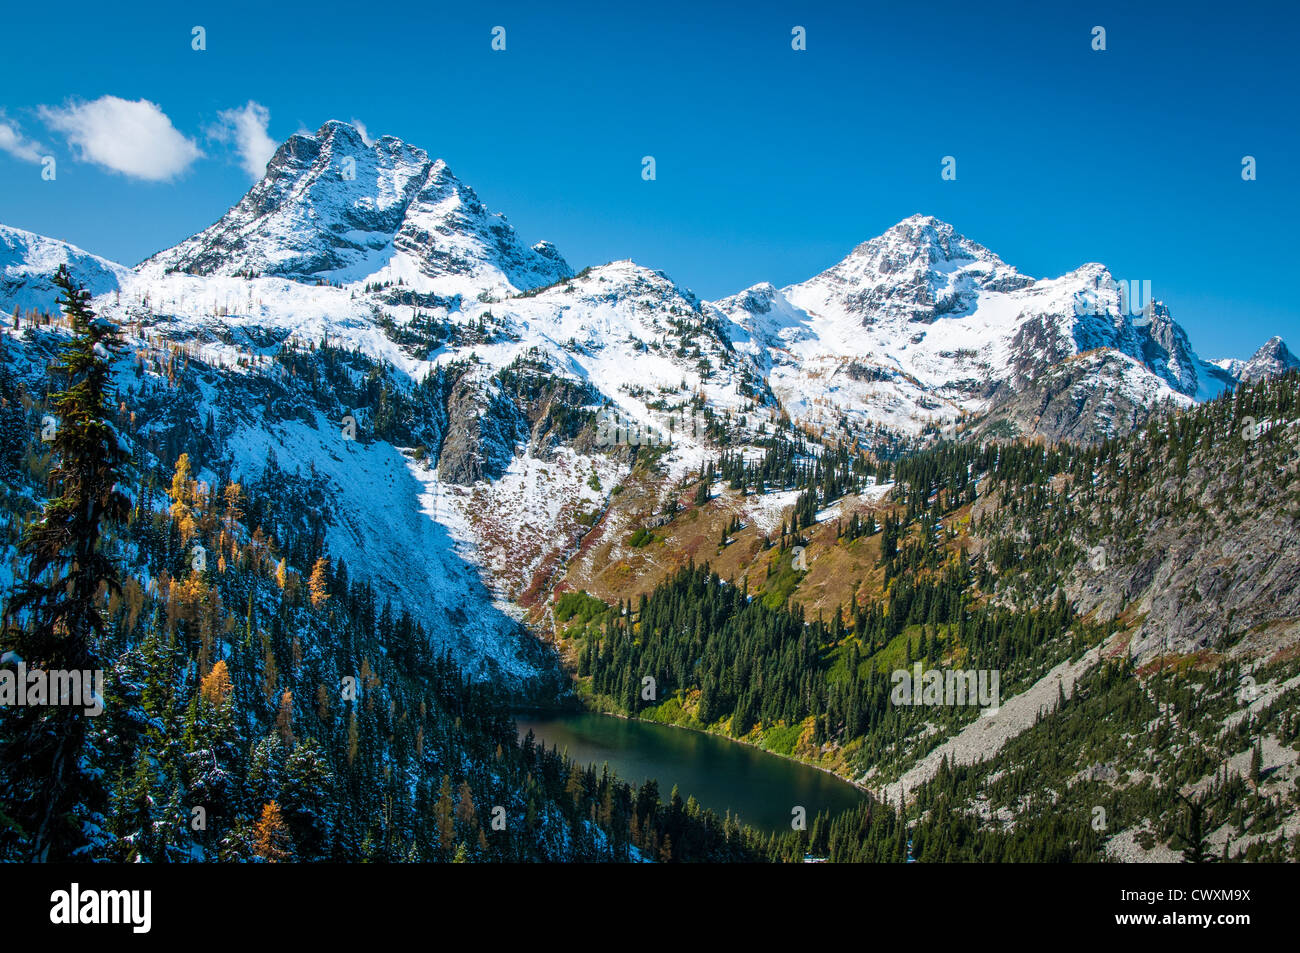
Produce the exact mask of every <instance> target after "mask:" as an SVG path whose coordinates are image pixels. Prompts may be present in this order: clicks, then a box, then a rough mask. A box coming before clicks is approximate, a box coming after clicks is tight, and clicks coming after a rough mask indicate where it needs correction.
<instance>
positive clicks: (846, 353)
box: [716, 215, 1224, 433]
mask: <svg viewBox="0 0 1300 953" xmlns="http://www.w3.org/2000/svg"><path fill="white" fill-rule="evenodd" d="M1129 304H1131V305H1132V308H1131V310H1134V311H1139V313H1138V314H1130V313H1127V312H1128V311H1129V310H1130V308H1128V307H1126V305H1129ZM1138 304H1139V303H1138V302H1136V301H1135V302H1128V301H1126V300H1125V299H1123V298H1122V297H1121V292H1120V290H1119V288H1118V287H1117V283H1116V282H1115V280H1114V277H1113V276H1112V275H1111V274H1110V273H1109V271H1107V269H1106V268H1105V267H1104V266H1102V265H1099V264H1087V265H1084V266H1082V267H1080V268H1079V269H1077V270H1075V271H1073V272H1070V273H1069V274H1067V275H1063V276H1062V277H1060V278H1055V279H1035V278H1032V277H1029V276H1026V275H1022V274H1020V273H1019V272H1017V271H1016V269H1015V268H1013V267H1011V266H1010V265H1008V264H1006V263H1005V262H1003V261H1002V260H1001V259H1000V258H999V257H998V256H997V255H995V254H994V253H993V252H991V251H989V250H988V249H987V248H985V247H984V246H982V245H979V244H977V243H975V242H973V241H970V240H969V239H967V238H965V237H963V236H961V235H960V234H958V233H957V232H956V231H955V230H954V229H953V227H952V226H951V225H948V224H947V223H944V222H941V221H939V220H938V219H935V218H933V217H930V216H923V215H914V216H912V217H911V218H908V219H905V220H904V221H902V222H900V223H898V224H897V225H895V226H894V227H893V228H891V229H889V230H888V231H887V232H885V233H884V234H883V235H881V236H880V237H878V238H874V239H871V240H870V241H867V242H864V243H863V244H861V245H859V246H858V247H857V248H855V249H854V250H853V252H852V253H851V254H850V255H849V256H848V257H847V258H845V259H844V260H843V261H841V262H840V263H839V264H837V265H835V266H834V267H832V268H830V269H828V270H826V271H824V272H822V273H821V274H819V275H816V276H815V277H813V278H811V279H809V280H808V281H805V282H802V283H799V284H795V285H791V286H789V287H786V288H782V289H780V290H778V289H776V288H773V287H772V286H771V285H758V286H756V287H754V288H751V289H749V290H747V291H744V292H741V293H740V294H738V295H734V296H732V297H730V298H726V299H723V300H721V301H718V302H716V306H717V307H718V308H719V309H720V310H722V311H723V312H724V313H726V314H727V315H728V316H729V317H730V318H731V319H732V320H733V321H734V322H735V323H736V324H738V325H740V326H742V327H744V328H746V329H747V330H748V331H749V332H750V334H751V338H750V340H749V341H748V342H746V343H745V344H744V345H743V348H744V349H745V350H747V351H748V352H749V353H750V354H751V355H752V356H753V358H754V359H755V361H757V362H758V363H759V364H760V365H762V366H763V367H764V369H765V370H766V372H767V373H768V375H769V379H770V384H771V387H772V389H773V391H774V392H775V393H776V395H777V396H778V398H780V399H781V401H782V402H783V403H784V404H785V405H786V407H787V408H788V409H789V410H790V413H791V414H792V415H794V416H796V417H799V418H802V419H804V420H807V421H809V422H812V423H817V424H819V425H828V424H829V425H833V424H834V422H835V421H837V420H845V419H847V420H848V421H850V422H854V423H858V424H867V423H887V424H889V425H891V426H893V427H896V428H898V429H900V430H903V431H906V432H911V433H917V432H920V431H921V430H923V429H924V428H925V427H927V426H929V425H939V426H942V425H945V424H949V423H952V422H954V421H956V420H958V419H959V418H961V417H963V416H965V415H969V414H980V413H983V412H986V411H987V410H989V409H990V408H992V407H994V406H996V405H997V404H998V403H999V402H1000V401H1002V400H1006V399H1008V398H1009V397H1010V396H1012V395H1014V394H1016V393H1020V392H1023V391H1024V390H1026V389H1027V388H1031V387H1033V386H1034V384H1035V382H1036V381H1038V380H1039V379H1040V378H1041V377H1042V376H1043V375H1044V373H1045V372H1046V371H1047V370H1048V369H1049V368H1052V367H1054V366H1056V365H1058V364H1059V363H1060V362H1061V361H1064V360H1066V359H1067V358H1070V357H1073V356H1076V355H1079V354H1083V353H1085V352H1088V351H1091V350H1095V349H1109V350H1113V351H1116V352H1118V353H1119V354H1122V355H1124V356H1126V357H1128V358H1131V359H1132V361H1134V362H1136V364H1137V366H1138V369H1139V371H1140V372H1141V373H1140V375H1139V376H1141V374H1145V375H1148V376H1150V377H1151V378H1152V380H1151V381H1146V380H1138V381H1136V382H1135V384H1136V386H1135V387H1134V388H1132V391H1133V392H1132V394H1131V395H1129V396H1131V397H1133V398H1135V399H1138V400H1141V401H1142V402H1144V403H1145V402H1146V401H1147V400H1149V398H1150V397H1151V396H1152V395H1155V396H1157V397H1158V398H1160V399H1165V398H1169V399H1173V400H1175V401H1183V402H1190V401H1192V400H1195V399H1204V398H1206V397H1209V396H1213V394H1216V393H1218V392H1220V391H1221V390H1222V388H1223V386H1224V383H1223V381H1222V379H1221V378H1220V377H1218V376H1217V375H1212V374H1210V373H1208V372H1207V371H1206V369H1205V365H1204V364H1203V362H1201V360H1200V359H1199V358H1198V357H1197V356H1196V354H1195V352H1194V351H1193V350H1192V348H1191V345H1190V343H1189V342H1188V340H1187V336H1186V334H1185V333H1184V332H1183V330H1182V328H1180V327H1179V326H1178V325H1177V324H1176V323H1175V322H1174V321H1173V320H1172V318H1171V317H1170V315H1169V312H1168V309H1167V308H1165V307H1164V305H1162V304H1161V303H1160V302H1158V301H1157V302H1151V303H1149V304H1148V303H1147V302H1141V305H1142V307H1141V309H1139V307H1138ZM1132 376H1133V375H1132V374H1131V373H1130V372H1125V373H1124V374H1118V375H1112V376H1110V377H1109V378H1108V383H1109V384H1115V383H1118V382H1121V381H1125V380H1131V379H1132Z"/></svg>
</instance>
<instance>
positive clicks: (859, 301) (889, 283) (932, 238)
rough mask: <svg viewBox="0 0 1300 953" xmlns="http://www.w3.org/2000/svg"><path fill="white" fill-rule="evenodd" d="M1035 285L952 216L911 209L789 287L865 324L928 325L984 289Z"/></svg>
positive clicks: (806, 301) (805, 302) (804, 303)
mask: <svg viewBox="0 0 1300 953" xmlns="http://www.w3.org/2000/svg"><path fill="white" fill-rule="evenodd" d="M1031 283H1032V279H1030V278H1026V277H1024V276H1022V275H1020V274H1018V273H1017V272H1016V270H1015V269H1014V268H1012V267H1011V266H1010V265H1007V264H1006V263H1005V262H1004V261H1002V259H1001V258H999V257H998V256H997V255H995V254H994V253H993V252H991V251H989V250H988V249H987V248H985V247H984V246H983V245H980V244H979V243H977V242H973V241H971V240H970V239H968V238H966V237H965V236H963V235H961V234H959V233H958V232H957V230H956V229H954V228H953V227H952V226H951V225H949V224H948V223H947V222H943V221H940V220H939V219H937V218H934V217H933V216H930V215H913V216H911V217H910V218H906V219H904V220H903V221H901V222H899V223H898V224H897V225H894V226H893V227H892V228H890V229H889V230H888V231H886V232H885V233H884V234H882V235H880V236H878V237H876V238H872V239H870V240H868V241H865V242H863V243H862V244H860V245H858V246H857V247H856V248H854V249H853V251H852V252H850V253H849V255H848V256H847V257H846V258H845V259H844V260H843V261H841V262H839V263H838V264H836V265H833V266H832V267H830V268H828V269H827V270H826V271H824V272H822V273H821V274H819V275H816V276H815V277H813V278H811V279H809V280H808V281H805V282H803V283H801V284H798V285H793V286H791V287H790V288H787V289H785V292H784V293H785V295H786V297H787V298H788V299H789V300H790V301H792V302H793V303H794V304H796V305H798V306H799V307H804V308H815V309H817V310H819V311H822V312H828V311H830V310H839V311H841V312H842V313H843V314H844V316H845V317H846V318H848V319H854V320H855V321H856V323H859V324H867V323H875V322H879V321H881V320H886V321H887V320H891V319H901V320H903V321H904V322H922V323H929V322H931V321H933V320H935V318H937V317H939V316H940V315H944V314H953V313H959V312H962V311H965V310H967V309H968V308H969V307H970V305H971V303H972V301H973V298H974V296H975V295H976V294H978V292H979V290H980V289H982V288H991V289H995V290H1010V289H1012V288H1018V287H1024V286H1026V285H1028V284H1031Z"/></svg>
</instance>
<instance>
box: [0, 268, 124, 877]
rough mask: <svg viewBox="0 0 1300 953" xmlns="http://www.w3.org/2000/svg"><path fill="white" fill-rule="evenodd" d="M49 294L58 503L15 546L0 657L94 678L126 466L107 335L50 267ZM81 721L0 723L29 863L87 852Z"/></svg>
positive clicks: (3, 765)
mask: <svg viewBox="0 0 1300 953" xmlns="http://www.w3.org/2000/svg"><path fill="white" fill-rule="evenodd" d="M54 283H55V285H57V286H58V288H59V289H60V290H61V291H62V292H63V297H61V298H60V299H59V304H60V306H61V307H62V308H63V310H64V312H65V313H66V314H67V316H68V321H69V324H70V326H71V330H72V336H71V337H70V338H69V340H68V342H67V343H66V344H65V345H64V347H63V350H62V352H61V355H60V359H59V362H58V363H57V365H56V366H55V368H54V372H55V373H56V374H58V375H60V376H61V377H62V378H63V380H64V387H63V390H61V391H59V392H58V393H56V394H54V395H53V396H52V401H53V405H54V409H55V412H56V414H57V416H58V420H59V424H58V427H57V430H56V431H55V436H54V441H53V444H54V446H53V449H54V454H55V456H56V458H57V463H56V464H55V466H54V469H53V470H52V472H51V483H52V485H53V486H54V487H56V488H57V493H58V495H57V496H55V497H53V498H51V499H50V500H48V501H47V502H46V504H45V507H44V511H43V513H42V516H41V519H40V520H38V521H37V522H35V523H33V524H32V525H30V526H29V527H28V528H27V530H26V532H24V534H23V538H22V540H21V542H20V543H19V553H20V554H21V555H22V556H23V557H25V558H26V560H27V573H26V581H25V582H24V583H23V584H22V585H21V586H20V587H19V589H18V591H17V592H16V593H15V594H14V596H13V598H12V599H11V600H10V602H9V604H8V606H7V607H6V609H5V614H4V618H3V623H2V624H3V636H2V638H0V649H3V650H8V651H10V652H12V653H14V655H15V656H17V658H19V659H21V660H22V661H23V662H25V663H26V666H27V669H28V671H31V670H33V669H42V670H44V671H46V672H53V671H64V672H74V671H79V672H83V673H86V674H87V675H89V673H90V672H91V671H93V670H97V669H100V668H101V665H100V663H99V660H98V655H97V643H98V642H99V641H100V640H101V639H103V638H104V636H105V621H104V618H103V616H102V615H101V613H100V594H101V591H104V590H106V591H108V592H116V593H120V592H121V585H120V584H119V581H118V573H117V568H116V566H115V565H114V563H113V561H112V559H111V558H110V557H109V556H108V554H107V553H105V552H104V551H103V550H102V547H101V545H100V540H101V533H102V524H103V523H107V524H120V523H122V522H124V521H125V520H126V517H127V515H128V514H129V512H130V502H129V500H128V499H127V497H126V496H125V494H123V493H122V491H121V490H120V489H119V480H120V479H121V478H122V470H123V469H124V467H125V465H126V463H127V461H128V455H127V453H126V451H125V450H124V449H123V447H122V446H121V444H120V443H119V441H118V437H117V432H116V430H115V429H114V427H113V425H112V423H111V422H110V420H111V417H112V411H113V408H114V407H115V406H116V402H115V401H114V399H113V394H112V377H113V374H112V367H111V365H110V363H109V361H110V359H111V356H112V353H113V351H114V350H115V349H116V348H117V346H118V337H117V329H116V328H115V327H114V326H113V325H111V324H109V323H108V322H106V321H103V320H100V319H98V318H96V316H95V314H94V312H93V311H91V309H90V306H89V303H88V302H89V298H90V295H89V293H88V292H86V291H84V290H82V289H81V288H80V287H79V286H78V285H77V284H75V283H74V282H73V280H72V277H71V276H70V275H69V274H68V271H67V269H66V268H64V267H60V268H59V270H58V272H57V273H56V274H55V276H54ZM86 717H87V716H86V715H85V713H84V711H83V709H82V708H80V707H74V706H69V705H38V706H23V707H19V708H13V709H6V710H5V711H4V712H3V713H0V803H3V804H4V805H5V806H6V808H5V809H6V812H8V813H9V814H10V819H11V820H12V822H13V823H14V825H16V827H17V829H18V831H20V833H19V834H18V839H19V841H20V842H21V845H22V846H21V847H20V848H18V849H19V850H21V851H22V853H24V854H25V855H26V857H27V858H28V859H30V860H37V861H52V860H62V859H66V858H68V857H69V856H71V855H72V854H73V853H74V852H75V851H76V849H77V848H78V847H79V846H81V845H82V844H83V843H84V841H85V833H84V828H83V824H82V822H81V821H80V820H79V819H78V818H77V816H76V815H77V814H78V813H87V812H89V811H93V810H101V809H102V807H103V805H104V797H105V793H104V791H103V789H102V785H101V782H100V781H99V780H97V779H96V778H95V776H93V775H92V774H90V773H88V772H86V771H84V770H83V767H82V764H81V754H82V749H83V747H84V744H85V737H86V721H85V719H86ZM13 836H14V835H13V830H12V829H11V830H9V831H8V832H6V833H5V834H3V835H0V856H3V855H5V854H7V853H9V849H10V848H12V847H17V845H15V844H13Z"/></svg>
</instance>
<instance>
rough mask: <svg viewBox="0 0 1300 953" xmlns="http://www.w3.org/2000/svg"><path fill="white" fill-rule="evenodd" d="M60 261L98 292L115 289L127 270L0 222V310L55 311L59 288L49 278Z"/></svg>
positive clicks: (69, 246) (94, 291) (66, 245)
mask: <svg viewBox="0 0 1300 953" xmlns="http://www.w3.org/2000/svg"><path fill="white" fill-rule="evenodd" d="M60 265H67V266H68V270H69V271H70V272H72V273H73V274H74V275H75V276H76V277H77V279H78V280H79V281H81V282H82V284H84V285H85V286H86V288H88V289H89V290H90V291H91V293H92V294H97V295H98V294H105V293H107V292H109V291H113V290H115V289H116V288H117V287H118V285H119V283H120V282H121V280H122V279H123V278H124V277H125V276H126V274H127V273H128V270H127V269H126V268H124V267H123V266H122V265H119V264H116V263H115V262H111V261H108V260H107V259H104V258H100V257H98V256H97V255H92V254H90V253H89V252H87V251H82V250H81V249H80V248H78V247H77V246H76V245H69V244H68V243H67V242H61V241H57V240H56V239H53V238H46V237H45V236H43V235H37V234H34V233H32V232H26V231H23V230H22V229H20V228H10V227H8V226H7V225H0V310H3V311H4V313H5V314H12V313H13V310H14V308H17V309H19V311H20V312H25V311H27V310H28V309H35V310H37V311H42V312H45V311H48V312H57V311H58V307H57V306H56V304H55V302H56V301H57V300H58V297H59V292H58V289H57V288H55V287H54V284H53V283H52V282H51V281H50V278H51V277H52V276H53V274H54V272H55V271H57V270H58V268H59V266H60Z"/></svg>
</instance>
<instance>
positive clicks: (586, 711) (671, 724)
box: [520, 706, 879, 802]
mask: <svg viewBox="0 0 1300 953" xmlns="http://www.w3.org/2000/svg"><path fill="white" fill-rule="evenodd" d="M520 711H521V712H527V713H531V714H538V715H545V714H553V715H572V714H588V715H605V716H608V717H610V718H621V719H622V720H623V721H629V722H636V723H638V724H642V725H658V726H660V727H663V728H678V729H681V730H682V731H693V732H695V733H696V734H699V735H705V736H707V737H710V738H718V739H721V740H722V741H727V742H730V743H731V744H737V745H743V746H744V747H746V748H750V749H752V750H754V751H758V752H761V753H762V754H766V755H771V756H772V757H774V758H782V759H784V760H786V761H789V762H791V763H792V764H797V765H799V766H800V767H803V768H812V769H813V770H815V771H820V772H822V773H823V774H828V775H830V776H831V777H832V778H834V779H835V780H837V781H841V782H843V783H844V784H847V785H849V787H851V788H853V789H855V790H856V791H858V792H859V793H860V794H864V795H866V796H867V797H868V798H870V799H871V800H872V801H875V802H879V799H878V798H877V797H876V794H875V792H874V791H872V790H871V789H870V788H868V787H866V786H865V785H863V784H859V783H858V782H857V781H854V780H851V779H850V778H846V777H844V775H842V774H839V773H837V772H835V771H832V770H831V769H830V768H827V767H824V766H823V765H820V764H812V763H811V762H808V761H804V760H803V759H802V758H796V757H793V756H791V755H788V754H781V752H779V751H773V750H771V749H770V748H764V747H763V746H762V745H757V744H755V743H754V742H752V741H743V740H741V739H740V738H733V737H731V736H730V735H724V734H722V733H721V732H717V731H709V730H708V729H707V728H693V727H691V726H690V725H679V724H677V723H675V722H668V721H650V720H647V719H644V718H633V717H631V716H630V715H624V714H623V713H621V712H616V711H604V710H602V709H599V708H588V707H586V706H583V707H581V708H580V709H578V710H577V711H574V710H573V709H568V710H562V711H561V710H554V709H552V710H551V711H549V712H547V711H541V710H532V709H520Z"/></svg>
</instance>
